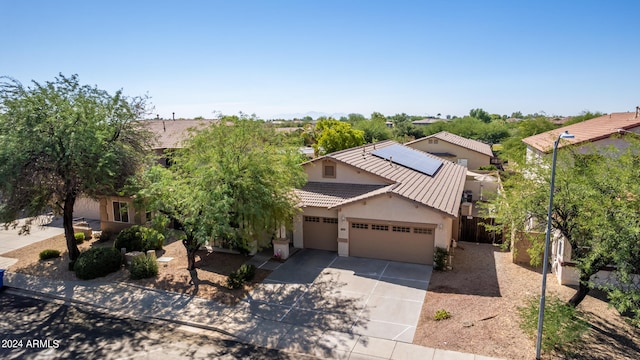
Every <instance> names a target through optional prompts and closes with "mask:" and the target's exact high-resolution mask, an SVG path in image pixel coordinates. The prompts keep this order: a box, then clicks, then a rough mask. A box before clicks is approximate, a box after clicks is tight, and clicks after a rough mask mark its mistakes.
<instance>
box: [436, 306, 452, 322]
mask: <svg viewBox="0 0 640 360" xmlns="http://www.w3.org/2000/svg"><path fill="white" fill-rule="evenodd" d="M450 317H451V313H449V312H448V311H447V310H445V309H440V310H438V311H436V313H435V314H433V320H435V321H440V320H446V319H448V318H450Z"/></svg>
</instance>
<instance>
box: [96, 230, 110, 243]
mask: <svg viewBox="0 0 640 360" xmlns="http://www.w3.org/2000/svg"><path fill="white" fill-rule="evenodd" d="M111 235H112V234H111V233H110V232H109V231H100V232H95V233H93V237H94V238H95V239H96V240H98V242H101V243H103V242H107V241H109V240H111Z"/></svg>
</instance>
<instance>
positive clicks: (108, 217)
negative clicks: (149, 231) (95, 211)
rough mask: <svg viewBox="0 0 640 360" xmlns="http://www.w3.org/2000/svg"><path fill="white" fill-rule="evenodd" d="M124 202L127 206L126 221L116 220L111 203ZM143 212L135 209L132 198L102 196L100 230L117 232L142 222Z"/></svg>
mask: <svg viewBox="0 0 640 360" xmlns="http://www.w3.org/2000/svg"><path fill="white" fill-rule="evenodd" d="M114 202H121V203H126V204H127V206H128V209H129V211H128V218H129V219H128V221H126V222H123V221H116V219H115V218H114V212H113V203H114ZM143 219H144V212H142V211H140V210H137V209H135V208H134V206H133V200H132V199H131V198H128V197H122V196H104V197H102V198H101V199H100V230H102V231H108V232H111V233H118V232H120V231H121V230H122V229H126V228H128V227H130V226H133V225H136V224H142V223H143Z"/></svg>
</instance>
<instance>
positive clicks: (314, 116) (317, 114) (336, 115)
mask: <svg viewBox="0 0 640 360" xmlns="http://www.w3.org/2000/svg"><path fill="white" fill-rule="evenodd" d="M305 116H310V117H311V118H312V119H314V120H316V119H317V118H319V117H323V116H324V117H332V118H334V119H340V118H341V117H343V116H347V114H345V113H333V114H329V113H325V112H319V111H308V112H306V113H288V114H275V115H273V116H268V117H266V120H271V119H286V120H291V119H302V118H304V117H305Z"/></svg>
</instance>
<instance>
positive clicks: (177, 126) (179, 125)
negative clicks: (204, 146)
mask: <svg viewBox="0 0 640 360" xmlns="http://www.w3.org/2000/svg"><path fill="white" fill-rule="evenodd" d="M217 121H218V120H140V123H141V124H143V125H144V126H145V127H146V128H147V130H149V131H151V132H152V133H153V134H155V136H156V138H155V142H154V144H153V148H154V149H176V148H180V147H182V142H183V141H184V140H186V139H187V138H188V136H189V129H197V128H204V127H207V126H209V125H210V124H212V123H217Z"/></svg>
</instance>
